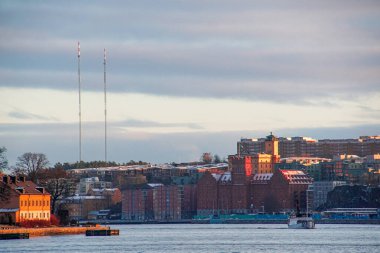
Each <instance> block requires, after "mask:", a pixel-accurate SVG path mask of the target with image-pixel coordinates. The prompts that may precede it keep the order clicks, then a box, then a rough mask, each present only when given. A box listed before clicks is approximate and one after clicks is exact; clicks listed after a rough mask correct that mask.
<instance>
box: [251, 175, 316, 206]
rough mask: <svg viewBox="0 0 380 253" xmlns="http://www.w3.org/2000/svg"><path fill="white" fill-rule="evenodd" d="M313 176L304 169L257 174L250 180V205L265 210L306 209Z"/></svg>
mask: <svg viewBox="0 0 380 253" xmlns="http://www.w3.org/2000/svg"><path fill="white" fill-rule="evenodd" d="M312 182H313V181H312V178H310V177H309V176H308V175H306V174H305V173H304V172H303V171H299V170H298V171H297V170H280V169H279V170H276V171H275V172H274V173H266V174H255V175H253V176H252V178H251V181H250V190H249V192H250V196H249V202H250V203H249V205H250V207H251V208H252V209H254V210H258V211H265V212H279V211H290V210H295V211H297V210H299V211H301V212H305V211H306V203H307V202H306V200H307V198H306V194H307V190H308V188H309V185H311V184H312Z"/></svg>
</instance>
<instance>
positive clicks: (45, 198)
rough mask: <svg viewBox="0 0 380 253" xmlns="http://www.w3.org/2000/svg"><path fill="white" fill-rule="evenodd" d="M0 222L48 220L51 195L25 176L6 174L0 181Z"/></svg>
mask: <svg viewBox="0 0 380 253" xmlns="http://www.w3.org/2000/svg"><path fill="white" fill-rule="evenodd" d="M0 197H1V199H0V223H9V224H14V223H16V224H17V223H20V222H23V221H30V220H46V221H50V213H51V206H50V201H51V196H50V194H49V193H48V192H47V191H46V190H45V188H44V187H40V186H37V185H36V184H35V183H33V182H31V181H26V179H25V177H22V176H20V177H16V176H6V175H4V176H3V177H2V181H1V182H0Z"/></svg>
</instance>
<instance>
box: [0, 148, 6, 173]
mask: <svg viewBox="0 0 380 253" xmlns="http://www.w3.org/2000/svg"><path fill="white" fill-rule="evenodd" d="M5 152H7V149H6V148H5V147H0V172H2V171H4V170H5V169H7V168H8V160H7V157H6V156H5Z"/></svg>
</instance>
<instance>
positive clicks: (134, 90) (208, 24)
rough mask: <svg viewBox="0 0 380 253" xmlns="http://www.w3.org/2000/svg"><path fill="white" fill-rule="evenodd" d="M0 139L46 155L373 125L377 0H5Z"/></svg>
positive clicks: (204, 146)
mask: <svg viewBox="0 0 380 253" xmlns="http://www.w3.org/2000/svg"><path fill="white" fill-rule="evenodd" d="M0 34H1V36H0V146H5V147H6V148H7V149H8V152H7V156H8V159H9V160H10V163H11V164H12V163H14V162H15V160H16V158H17V157H18V156H20V155H21V154H23V153H24V152H42V153H45V154H46V155H47V156H48V158H49V160H50V161H51V164H54V163H55V162H58V161H60V162H66V161H67V162H75V161H77V160H78V146H79V145H78V142H79V141H78V132H79V131H78V76H77V59H78V58H77V43H78V41H80V43H81V77H82V120H83V124H82V126H83V128H82V129H83V136H82V143H83V147H82V159H83V160H85V161H90V160H104V144H103V142H104V122H103V119H104V101H103V96H104V94H103V64H102V63H103V48H106V49H107V51H108V56H107V60H108V63H107V85H108V122H109V123H108V124H109V128H108V136H109V139H108V150H109V155H108V158H109V160H113V161H117V162H124V161H129V160H132V159H133V160H143V161H148V162H152V163H161V162H172V161H175V162H179V161H192V160H198V159H199V157H200V155H201V154H202V153H203V152H207V151H208V152H212V153H213V154H219V155H220V156H222V157H223V156H227V155H228V154H233V153H235V152H236V141H238V140H239V139H240V138H241V137H248V138H253V137H261V136H264V135H266V134H268V133H269V132H270V131H273V132H274V134H276V135H279V136H310V137H314V138H348V137H358V136H359V135H378V134H380V2H379V1H376V0H374V1H370V0H368V1H364V0H363V1H356V0H344V1H343V0H342V1H333V0H328V1H327V0H326V1H324V0H321V1H308V0H304V1H302V0H292V1H286V0H282V1H271V0H266V1H254V0H234V1H226V0H202V1H198V0H192V1H184V0H176V1H174V0H173V1H169V0H167V1H159V0H154V1H147V0H139V1H17V0H11V1H6V0H2V1H1V2H0Z"/></svg>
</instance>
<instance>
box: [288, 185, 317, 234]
mask: <svg viewBox="0 0 380 253" xmlns="http://www.w3.org/2000/svg"><path fill="white" fill-rule="evenodd" d="M308 193H309V190H307V191H306V216H300V208H299V205H298V202H297V215H296V216H293V217H292V216H291V217H290V218H289V220H288V228H296V229H298V228H302V229H312V228H315V221H314V219H313V217H310V216H309V198H308V196H309V194H308Z"/></svg>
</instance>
